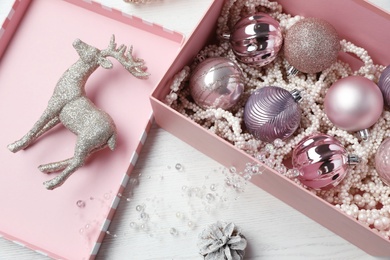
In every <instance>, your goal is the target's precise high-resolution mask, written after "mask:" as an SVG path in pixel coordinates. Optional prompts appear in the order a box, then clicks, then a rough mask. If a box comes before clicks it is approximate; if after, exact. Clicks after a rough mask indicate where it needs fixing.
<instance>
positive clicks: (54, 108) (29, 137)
mask: <svg viewBox="0 0 390 260" xmlns="http://www.w3.org/2000/svg"><path fill="white" fill-rule="evenodd" d="M50 103H51V102H49V106H48V107H47V108H46V110H45V111H44V112H43V114H42V116H41V117H40V118H39V120H38V121H37V122H36V123H35V124H34V126H33V128H32V129H31V130H30V131H28V133H27V134H25V135H24V136H23V137H22V138H21V139H20V140H18V141H16V142H14V143H12V144H9V145H8V149H9V150H10V151H11V152H14V153H15V152H18V151H20V150H22V149H25V148H26V147H28V146H29V145H30V144H31V143H32V142H33V141H34V140H35V139H37V138H38V137H39V136H40V135H42V134H43V133H44V132H46V131H48V130H49V129H51V128H53V127H54V126H55V125H56V124H58V123H59V118H58V114H59V112H60V111H61V109H62V105H60V104H58V105H50ZM53 103H54V104H55V103H59V102H53Z"/></svg>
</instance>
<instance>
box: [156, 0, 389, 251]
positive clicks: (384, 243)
mask: <svg viewBox="0 0 390 260" xmlns="http://www.w3.org/2000/svg"><path fill="white" fill-rule="evenodd" d="M223 2H224V1H223V0H215V1H214V3H213V5H212V6H211V7H210V9H209V10H208V12H207V13H206V14H205V16H204V18H203V20H202V21H201V22H200V24H199V25H198V27H197V29H196V30H195V31H194V32H193V34H192V35H191V37H190V38H189V39H188V40H187V41H186V43H185V45H184V46H183V48H182V51H181V52H180V53H179V54H178V56H177V58H176V59H175V61H174V63H173V65H172V66H171V67H170V69H169V70H168V72H167V74H166V75H165V76H164V78H163V79H162V81H161V82H160V84H159V85H158V87H157V88H156V89H155V90H154V91H153V93H152V97H151V102H152V107H153V112H154V117H155V120H156V122H157V124H158V125H160V126H161V127H162V128H164V129H166V130H167V131H169V132H171V133H172V134H174V135H175V136H177V137H179V138H180V139H182V140H183V141H185V142H187V143H188V144H190V145H192V146H193V147H195V148H196V149H198V150H200V151H201V152H203V153H205V154H206V155H208V156H210V157H211V158H213V159H214V160H216V161H218V162H220V163H221V164H223V165H225V166H226V167H231V166H234V167H236V168H237V170H238V171H243V170H244V168H245V165H246V163H248V162H251V163H259V162H256V161H255V159H254V158H252V157H250V156H249V155H247V154H245V153H244V152H242V151H241V150H238V149H237V148H235V147H234V146H233V145H231V144H230V143H228V142H227V141H225V140H223V139H222V138H220V137H218V136H216V135H215V134H212V133H210V132H209V131H207V130H206V129H204V128H203V127H201V126H199V125H197V124H196V123H194V122H193V121H191V120H189V119H188V118H186V117H185V116H183V115H181V114H180V113H178V112H177V111H175V110H173V109H172V108H170V107H169V106H168V105H166V104H165V102H164V99H165V97H166V95H167V94H168V93H169V91H170V89H169V84H170V83H171V80H172V78H173V76H174V75H175V73H177V72H178V71H180V70H181V69H182V68H183V67H184V66H185V65H188V64H190V63H191V62H192V60H193V58H194V57H195V56H196V55H197V53H198V52H199V50H200V49H201V48H202V47H203V46H205V45H206V44H207V42H208V41H209V40H210V39H212V38H213V37H215V25H216V21H217V18H218V16H219V14H220V11H221V7H222V5H223ZM278 2H279V3H280V4H281V5H282V6H283V8H284V12H286V13H291V14H294V15H298V14H299V15H302V16H305V17H320V18H323V19H325V20H327V21H328V22H330V23H331V24H332V25H333V26H334V27H335V28H336V29H337V31H338V32H339V34H340V37H341V38H343V39H346V40H348V41H351V42H353V43H354V44H356V45H357V46H360V47H363V48H365V49H366V50H368V52H369V54H370V55H371V57H372V58H373V59H374V62H376V63H378V64H382V65H388V64H390V52H389V51H388V46H389V42H390V34H389V32H390V14H389V13H387V12H385V11H384V10H380V9H379V8H377V7H375V6H373V5H371V4H369V3H368V2H366V1H362V0H343V1H338V0H328V1H323V0H311V1H307V0H295V1H288V0H279V1H278ZM343 58H344V59H346V60H347V61H348V62H349V63H350V64H351V65H352V67H358V66H359V62H360V61H358V60H357V59H356V58H355V57H353V56H350V55H348V54H345V55H343ZM264 167H265V168H267V167H266V166H264ZM252 182H253V183H254V184H255V185H257V186H258V187H259V188H261V189H263V190H265V191H267V192H269V193H270V194H272V195H273V196H275V197H277V198H279V199H280V200H281V201H283V202H285V203H287V204H288V205H290V206H292V207H294V208H295V209H297V210H299V211H300V212H302V213H304V214H305V215H307V216H308V217H310V218H312V219H313V220H315V221H317V222H318V223H320V224H322V225H323V226H325V227H327V228H328V229H329V230H331V231H333V232H334V233H336V234H338V235H340V236H341V237H343V238H344V239H346V240H348V241H350V242H351V243H353V244H355V245H356V246H358V247H359V248H361V249H362V250H364V251H366V252H367V253H369V254H371V255H376V256H390V241H389V240H387V239H385V238H383V237H382V236H380V235H379V233H377V232H376V231H374V230H371V229H370V228H368V227H366V226H364V225H362V224H360V223H359V222H358V221H356V220H354V219H352V218H351V217H349V216H348V215H346V214H345V213H343V212H342V211H340V210H339V209H337V208H336V207H334V206H332V205H330V204H329V203H327V202H325V201H324V200H322V199H321V198H319V197H317V196H315V195H313V194H312V193H311V192H309V191H308V190H306V189H303V188H301V187H300V186H298V185H297V184H295V183H294V182H292V181H291V180H290V179H288V178H286V177H284V176H282V175H281V174H279V173H277V172H276V171H274V170H272V169H269V168H267V170H266V171H265V172H264V173H263V174H262V175H256V176H254V177H253V178H252Z"/></svg>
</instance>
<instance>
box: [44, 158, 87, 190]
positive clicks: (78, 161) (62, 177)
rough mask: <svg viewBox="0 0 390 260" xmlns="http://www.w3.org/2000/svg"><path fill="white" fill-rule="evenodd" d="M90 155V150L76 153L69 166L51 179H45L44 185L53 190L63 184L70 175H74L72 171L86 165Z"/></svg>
mask: <svg viewBox="0 0 390 260" xmlns="http://www.w3.org/2000/svg"><path fill="white" fill-rule="evenodd" d="M88 155H89V153H88V152H82V153H76V154H75V156H74V157H73V158H72V160H71V161H70V162H69V164H68V166H67V167H66V168H65V169H64V170H63V171H62V172H61V173H60V174H59V175H57V176H56V177H54V178H53V179H51V180H48V181H45V182H44V183H43V185H45V187H46V189H48V190H53V189H55V188H57V187H59V186H61V185H62V184H63V183H64V182H65V181H66V180H67V179H68V178H69V176H70V175H72V173H74V172H75V171H76V170H77V169H78V168H80V167H81V166H83V165H84V162H85V160H86V158H87V157H88Z"/></svg>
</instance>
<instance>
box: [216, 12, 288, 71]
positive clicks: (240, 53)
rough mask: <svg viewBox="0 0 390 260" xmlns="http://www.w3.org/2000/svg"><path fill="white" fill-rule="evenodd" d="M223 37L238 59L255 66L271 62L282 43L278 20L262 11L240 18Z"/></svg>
mask: <svg viewBox="0 0 390 260" xmlns="http://www.w3.org/2000/svg"><path fill="white" fill-rule="evenodd" d="M223 37H224V38H225V39H228V40H229V42H230V45H231V47H232V50H233V53H234V54H235V56H236V57H237V59H238V60H239V61H241V62H243V63H246V64H249V65H255V66H265V65H267V64H269V63H270V62H272V61H273V60H274V59H275V58H276V56H277V54H278V52H279V50H280V49H281V47H282V44H283V36H282V30H281V28H280V25H279V22H278V21H276V20H275V19H274V18H272V17H271V16H270V15H268V14H266V13H262V12H260V13H256V14H253V15H249V16H246V17H244V18H242V19H241V20H239V21H238V22H237V23H236V24H235V25H234V27H233V29H232V32H231V33H230V34H224V35H223Z"/></svg>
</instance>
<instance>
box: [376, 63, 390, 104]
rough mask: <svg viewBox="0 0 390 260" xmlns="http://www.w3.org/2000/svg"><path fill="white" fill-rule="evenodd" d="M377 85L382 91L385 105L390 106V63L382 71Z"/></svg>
mask: <svg viewBox="0 0 390 260" xmlns="http://www.w3.org/2000/svg"><path fill="white" fill-rule="evenodd" d="M378 87H379V88H380V90H381V91H382V94H383V101H384V102H385V105H386V106H387V107H388V108H390V65H389V66H387V67H386V68H385V69H384V70H383V71H382V73H381V76H380V78H379V81H378Z"/></svg>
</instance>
